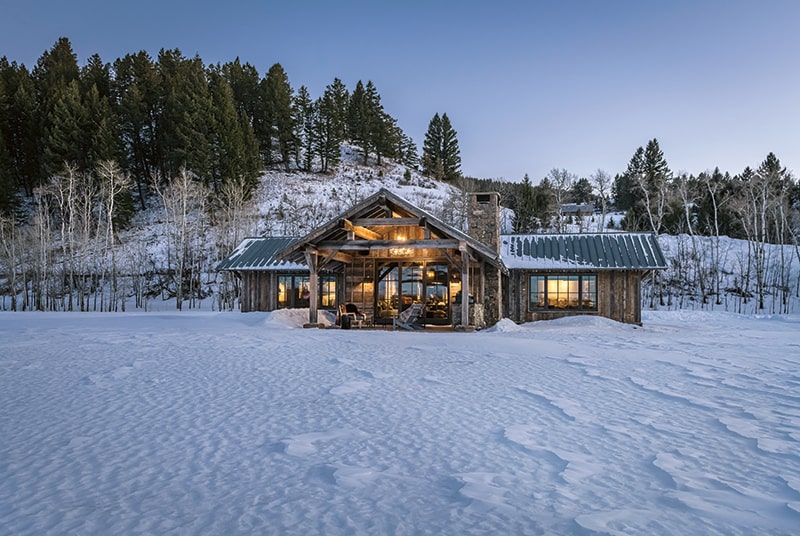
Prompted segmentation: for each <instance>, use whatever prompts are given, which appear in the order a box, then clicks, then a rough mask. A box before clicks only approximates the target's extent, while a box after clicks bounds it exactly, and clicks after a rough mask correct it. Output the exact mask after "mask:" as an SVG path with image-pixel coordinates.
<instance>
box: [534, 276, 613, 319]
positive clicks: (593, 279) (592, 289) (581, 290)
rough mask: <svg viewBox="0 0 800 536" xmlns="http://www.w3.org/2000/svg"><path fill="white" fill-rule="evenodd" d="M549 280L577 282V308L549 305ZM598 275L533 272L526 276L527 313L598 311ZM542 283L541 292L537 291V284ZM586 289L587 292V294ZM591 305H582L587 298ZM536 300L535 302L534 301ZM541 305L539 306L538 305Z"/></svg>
mask: <svg viewBox="0 0 800 536" xmlns="http://www.w3.org/2000/svg"><path fill="white" fill-rule="evenodd" d="M551 280H563V281H567V282H569V281H577V287H578V296H577V303H578V305H577V306H574V307H570V306H565V307H558V306H554V305H551V304H550V296H549V288H550V286H551V285H550V284H549V282H550V281H551ZM597 280H598V274H597V273H594V272H577V273H576V272H553V273H545V272H535V273H529V274H528V311H530V312H541V311H550V312H556V311H564V312H569V311H579V312H592V313H595V312H597V311H598V299H597V296H598V285H597ZM540 281H541V282H542V288H543V290H541V291H540V290H538V287H539V282H540ZM587 289H588V292H587ZM585 294H588V299H589V300H590V303H592V304H593V305H590V306H586V305H584V304H585V303H586V302H587V297H586V296H585ZM534 298H536V300H534ZM540 304H541V305H540Z"/></svg>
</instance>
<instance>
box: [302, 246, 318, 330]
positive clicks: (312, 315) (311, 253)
mask: <svg viewBox="0 0 800 536" xmlns="http://www.w3.org/2000/svg"><path fill="white" fill-rule="evenodd" d="M305 256H306V264H307V265H308V272H309V278H308V286H309V287H310V288H309V289H308V291H309V295H308V322H309V323H310V324H316V323H317V318H318V315H317V302H318V301H319V299H318V298H317V291H318V290H319V284H318V282H317V251H316V250H315V249H313V248H306V251H305Z"/></svg>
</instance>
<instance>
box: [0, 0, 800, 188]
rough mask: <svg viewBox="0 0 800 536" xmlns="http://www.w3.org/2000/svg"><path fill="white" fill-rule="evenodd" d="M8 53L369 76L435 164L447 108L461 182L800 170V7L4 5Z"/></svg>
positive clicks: (310, 79) (1, 43) (735, 1)
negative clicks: (653, 152)
mask: <svg viewBox="0 0 800 536" xmlns="http://www.w3.org/2000/svg"><path fill="white" fill-rule="evenodd" d="M0 13H2V15H0V56H6V57H7V58H8V59H9V60H10V61H16V62H18V63H24V64H25V65H26V66H27V67H28V68H33V66H34V65H35V63H36V61H37V59H38V58H39V56H40V55H41V54H42V53H43V52H44V51H45V50H49V49H50V48H51V47H52V46H53V45H54V44H55V42H56V40H57V39H58V38H59V37H61V36H64V37H67V38H69V40H70V41H71V43H72V46H73V50H74V51H75V53H76V54H77V56H78V63H79V65H83V64H84V63H85V62H86V60H87V59H88V57H89V56H90V55H91V54H94V53H98V54H99V55H100V56H101V58H102V59H103V60H104V61H106V62H113V61H114V60H115V59H117V58H118V57H121V56H124V55H125V54H127V53H134V52H137V51H139V50H146V51H147V52H149V53H150V55H151V56H152V57H154V58H155V57H156V56H157V54H158V51H159V50H160V49H161V48H167V49H174V48H178V49H180V50H181V51H182V52H183V53H184V54H185V55H186V56H194V55H195V54H197V55H199V56H200V57H201V58H202V60H203V61H204V62H205V63H206V64H211V63H217V62H221V63H224V62H227V61H232V60H234V59H235V58H236V57H239V58H240V59H241V61H242V62H249V63H251V64H253V65H254V66H255V67H256V68H257V69H258V71H259V73H261V75H262V76H263V75H264V74H266V72H267V70H268V69H269V67H270V66H271V65H272V64H274V63H280V64H281V65H283V67H284V69H285V70H286V72H287V73H288V75H289V81H290V83H291V85H292V87H293V88H294V89H297V88H299V87H300V86H301V85H305V86H307V87H308V88H309V91H310V92H311V94H312V96H313V97H317V96H319V95H320V94H321V93H322V91H323V90H324V88H325V86H326V85H327V84H329V83H331V82H332V81H333V79H334V77H339V78H341V79H342V81H343V82H344V83H345V84H346V85H347V87H348V88H349V89H351V90H352V89H353V88H354V87H355V85H356V82H357V81H358V80H363V81H364V82H366V81H367V80H372V81H373V82H374V83H375V85H376V87H377V89H378V92H379V93H380V95H381V98H382V102H383V105H384V108H385V109H386V111H387V112H388V113H389V114H390V115H392V116H393V117H395V118H396V119H397V120H398V123H399V125H400V127H401V128H402V129H403V130H404V131H405V132H406V133H407V134H408V135H410V136H411V137H412V138H413V139H414V141H415V142H416V144H417V146H418V147H419V149H420V151H421V150H422V142H423V139H424V135H425V130H426V129H427V126H428V122H429V121H430V119H431V117H433V115H434V113H437V112H438V113H447V115H448V116H449V117H450V120H451V122H452V124H453V127H454V128H455V129H456V131H457V132H458V141H459V145H460V147H461V157H462V172H463V173H464V174H465V175H468V176H473V177H481V178H490V177H491V178H505V179H508V180H514V181H518V180H520V179H522V177H523V176H524V175H525V174H526V173H527V174H529V175H530V177H531V179H532V180H533V181H534V182H538V181H539V180H540V179H541V178H542V177H543V176H544V175H546V174H547V172H548V171H549V170H550V169H552V168H554V167H556V168H566V169H568V170H569V171H571V172H573V173H575V174H577V175H578V176H582V177H588V176H589V174H591V173H593V172H594V171H595V170H596V169H598V168H600V169H603V170H605V171H607V172H608V173H610V174H611V175H612V176H613V175H614V174H615V173H618V172H621V171H623V170H624V169H625V167H626V166H627V163H628V161H629V160H630V158H631V156H632V155H633V153H634V151H635V150H636V148H637V147H639V146H644V145H646V143H647V141H648V140H650V139H652V138H657V139H658V140H659V143H660V145H661V148H662V150H663V151H664V155H665V157H666V159H667V162H668V163H669V165H670V168H671V169H672V170H673V171H675V172H688V173H695V174H696V173H699V172H701V171H704V170H707V169H713V168H714V167H715V166H719V167H720V168H721V169H722V170H723V171H730V172H731V173H732V174H734V173H739V172H740V171H741V170H742V169H743V168H744V167H745V166H748V165H749V166H751V167H757V166H758V165H759V164H760V163H761V162H762V161H763V160H764V158H765V157H766V155H767V153H769V152H770V151H772V152H774V153H775V154H776V155H777V156H778V158H780V160H781V162H782V164H783V165H784V166H786V167H788V168H789V169H790V170H793V171H794V172H795V174H799V173H800V35H798V30H799V29H800V1H794V0H762V1H755V0H752V1H740V0H718V1H717V0H715V1H711V0H709V1H703V0H695V1H691V0H686V1H684V0H672V1H648V0H638V1H636V0H631V1H621V0H620V1H615V0H596V1H588V0H586V1H578V0H563V1H558V0H552V1H549V2H537V1H522V0H517V1H504V0H495V1H469V0H465V1H440V2H437V1H435V0H430V1H418V0H405V1H402V2H400V1H398V2H383V1H379V0H373V1H366V0H364V1H349V0H340V1H335V0H334V1H303V0H285V1H282V2H275V1H255V0H247V1H236V0H233V1H229V2H219V1H214V2H206V1H200V0H193V1H187V0H176V1H172V0H161V1H153V0H140V1H137V2H124V3H122V2H111V1H108V0H103V1H98V0H70V1H65V0H61V1H55V0H48V1H40V0H28V1H25V2H22V1H19V0H0Z"/></svg>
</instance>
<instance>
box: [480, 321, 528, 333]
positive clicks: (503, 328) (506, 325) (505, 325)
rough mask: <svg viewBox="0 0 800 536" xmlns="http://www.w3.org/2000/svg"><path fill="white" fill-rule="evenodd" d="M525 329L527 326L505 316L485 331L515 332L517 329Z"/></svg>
mask: <svg viewBox="0 0 800 536" xmlns="http://www.w3.org/2000/svg"><path fill="white" fill-rule="evenodd" d="M524 329H525V328H523V327H522V326H520V325H518V324H517V323H516V322H514V321H513V320H511V319H510V318H503V319H502V320H500V322H498V323H497V324H495V325H494V326H492V327H490V328H488V329H486V330H485V331H486V332H487V333H513V332H515V331H522V330H524Z"/></svg>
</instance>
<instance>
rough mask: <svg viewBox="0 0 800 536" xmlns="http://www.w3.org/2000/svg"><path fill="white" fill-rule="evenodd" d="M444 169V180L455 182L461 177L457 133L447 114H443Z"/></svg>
mask: <svg viewBox="0 0 800 536" xmlns="http://www.w3.org/2000/svg"><path fill="white" fill-rule="evenodd" d="M442 167H443V168H444V180H446V181H450V182H453V181H455V180H457V179H458V178H459V177H461V151H460V150H459V148H458V138H457V136H456V131H455V130H454V129H453V126H452V125H451V124H450V118H448V117H447V114H442Z"/></svg>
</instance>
